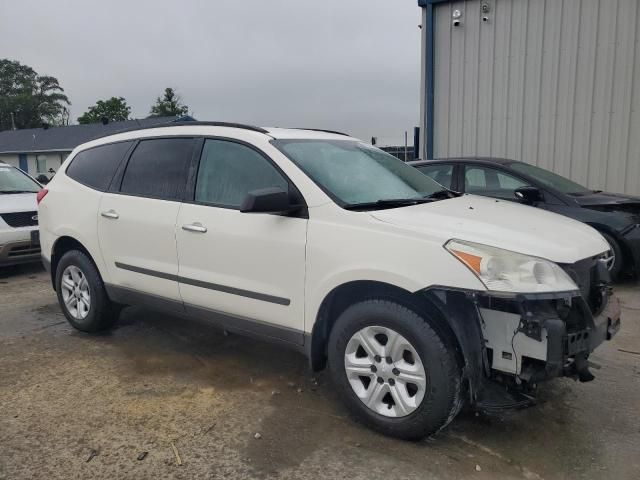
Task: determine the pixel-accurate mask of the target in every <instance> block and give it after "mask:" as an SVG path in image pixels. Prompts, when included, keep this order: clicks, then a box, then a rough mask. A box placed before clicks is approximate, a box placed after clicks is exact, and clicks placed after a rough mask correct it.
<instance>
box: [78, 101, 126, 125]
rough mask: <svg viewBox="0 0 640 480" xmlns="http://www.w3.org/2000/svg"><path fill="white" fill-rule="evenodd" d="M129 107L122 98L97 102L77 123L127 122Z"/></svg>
mask: <svg viewBox="0 0 640 480" xmlns="http://www.w3.org/2000/svg"><path fill="white" fill-rule="evenodd" d="M130 113H131V107H130V106H128V105H127V101H126V100H125V99H124V98H122V97H111V98H110V99H108V100H98V101H97V102H96V104H95V105H94V106H93V107H89V110H87V111H86V112H85V113H83V114H82V115H81V116H79V117H78V123H80V124H86V123H100V122H120V121H122V120H128V119H129V114H130Z"/></svg>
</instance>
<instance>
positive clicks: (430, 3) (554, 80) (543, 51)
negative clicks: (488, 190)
mask: <svg viewBox="0 0 640 480" xmlns="http://www.w3.org/2000/svg"><path fill="white" fill-rule="evenodd" d="M418 4H419V5H420V6H421V7H423V22H422V42H423V51H422V59H423V69H422V72H423V78H422V87H421V92H422V98H421V132H422V136H421V142H420V145H421V155H420V156H421V157H422V158H439V157H455V156H474V155H478V156H494V157H503V158H513V159H517V160H522V161H525V162H528V163H532V164H535V165H538V166H541V167H543V168H548V169H550V170H553V171H555V172H557V173H559V174H561V175H564V176H567V177H570V178H572V179H573V180H576V181H578V182H579V183H582V184H584V185H587V186H589V187H592V188H594V189H602V190H608V191H614V192H625V193H630V194H640V0H467V1H451V0H418Z"/></svg>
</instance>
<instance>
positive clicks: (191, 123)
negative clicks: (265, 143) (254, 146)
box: [118, 120, 271, 136]
mask: <svg viewBox="0 0 640 480" xmlns="http://www.w3.org/2000/svg"><path fill="white" fill-rule="evenodd" d="M167 127H229V128H240V129H242V130H251V131H252V132H258V133H264V134H266V135H269V136H271V134H270V133H269V131H268V130H265V129H264V128H261V127H256V126H254V125H245V124H243V123H231V122H205V121H198V120H193V121H184V122H168V123H160V124H157V125H150V126H148V127H140V128H135V129H133V130H126V133H131V132H137V131H138V130H151V129H154V128H167ZM118 133H124V132H118Z"/></svg>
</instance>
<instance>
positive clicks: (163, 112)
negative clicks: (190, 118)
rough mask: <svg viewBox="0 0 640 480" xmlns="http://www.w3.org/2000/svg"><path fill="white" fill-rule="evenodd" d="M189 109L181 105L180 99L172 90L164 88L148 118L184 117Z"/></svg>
mask: <svg viewBox="0 0 640 480" xmlns="http://www.w3.org/2000/svg"><path fill="white" fill-rule="evenodd" d="M188 111H189V107H187V106H186V105H184V104H183V103H182V98H181V97H180V95H178V94H177V93H176V92H175V91H174V90H173V88H171V87H169V88H165V89H164V95H163V96H162V97H158V98H157V99H156V103H155V105H153V106H152V107H151V112H149V113H150V115H149V116H150V117H171V116H178V117H181V116H183V115H186V114H187V112H188Z"/></svg>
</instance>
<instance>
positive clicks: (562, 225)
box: [371, 195, 609, 263]
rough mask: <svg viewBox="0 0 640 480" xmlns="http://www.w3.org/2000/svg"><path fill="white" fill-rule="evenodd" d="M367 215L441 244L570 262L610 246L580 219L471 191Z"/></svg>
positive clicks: (597, 252)
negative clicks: (467, 243)
mask: <svg viewBox="0 0 640 480" xmlns="http://www.w3.org/2000/svg"><path fill="white" fill-rule="evenodd" d="M371 215H372V216H373V217H374V218H376V219H377V220H379V221H382V222H385V223H389V224H393V225H396V226H399V227H403V228H407V229H410V230H414V231H417V232H420V233H423V234H425V235H427V236H429V237H432V238H434V239H436V240H438V241H442V243H443V244H444V242H446V241H447V240H449V239H452V238H457V239H460V240H467V241H470V242H476V243H482V244H485V245H490V246H493V247H498V248H503V249H505V250H511V251H513V252H518V253H523V254H525V255H533V256H536V257H541V258H546V259H548V260H551V261H554V262H557V263H574V262H577V261H578V260H582V259H584V258H587V257H592V256H595V255H598V254H600V253H603V252H605V251H606V250H608V249H609V246H608V244H607V243H606V242H605V240H604V239H603V238H602V236H601V235H600V234H599V233H598V232H597V231H595V230H594V229H593V228H591V227H589V226H588V225H586V224H584V223H580V222H578V221H576V220H572V219H570V218H567V217H564V216H562V215H557V214H555V213H551V212H547V211H545V210H542V209H540V208H534V207H528V206H525V205H520V204H517V203H514V202H509V201H502V200H495V199H491V198H486V197H479V196H475V195H464V196H461V197H458V198H452V199H450V200H441V201H437V202H433V203H425V204H421V205H415V206H411V207H404V208H395V209H389V210H379V211H374V212H372V213H371Z"/></svg>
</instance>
